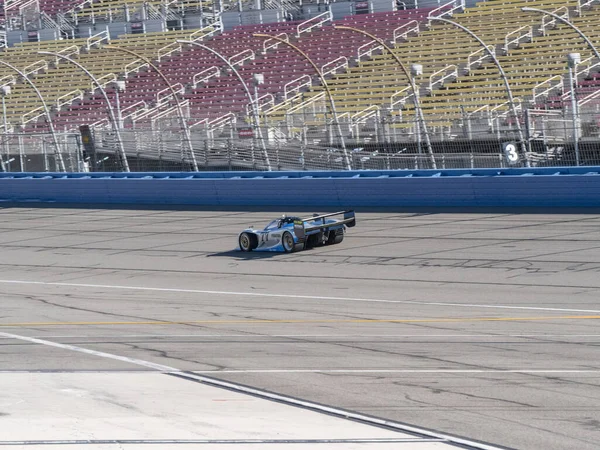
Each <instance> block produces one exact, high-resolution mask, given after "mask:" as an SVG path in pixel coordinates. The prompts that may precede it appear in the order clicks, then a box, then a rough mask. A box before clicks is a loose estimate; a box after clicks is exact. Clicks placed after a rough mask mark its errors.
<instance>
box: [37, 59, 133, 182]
mask: <svg viewBox="0 0 600 450" xmlns="http://www.w3.org/2000/svg"><path fill="white" fill-rule="evenodd" d="M38 53H39V54H40V55H50V56H55V57H56V58H60V59H64V60H65V61H68V62H70V63H71V64H73V65H75V66H77V67H78V68H79V69H81V70H82V71H83V72H84V73H85V74H86V75H87V76H88V77H89V78H90V79H91V80H92V81H93V82H94V84H95V85H96V87H97V88H98V89H100V92H102V96H103V97H104V100H105V101H106V105H107V107H108V116H109V117H110V122H111V124H112V127H113V131H114V132H115V135H116V136H117V141H118V144H119V153H120V154H121V165H122V167H123V171H124V172H129V163H128V162H127V154H126V153H125V148H124V147H123V139H122V137H121V131H120V130H119V126H118V125H117V120H116V119H115V112H114V110H113V107H112V105H111V103H110V100H109V98H108V95H107V94H106V91H105V90H104V87H102V85H101V84H100V82H99V81H98V79H97V78H96V77H95V76H94V75H93V74H92V73H91V72H90V71H89V70H88V69H86V68H85V67H84V66H83V65H82V64H81V63H79V62H77V61H75V60H74V59H72V58H70V57H68V56H65V55H61V54H60V53H55V52H38Z"/></svg>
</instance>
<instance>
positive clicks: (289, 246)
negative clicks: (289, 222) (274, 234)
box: [281, 231, 294, 252]
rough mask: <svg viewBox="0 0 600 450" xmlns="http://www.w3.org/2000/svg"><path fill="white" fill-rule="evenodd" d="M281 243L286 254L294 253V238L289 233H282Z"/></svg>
mask: <svg viewBox="0 0 600 450" xmlns="http://www.w3.org/2000/svg"><path fill="white" fill-rule="evenodd" d="M281 243H282V244H283V249H284V250H285V251H286V252H293V251H294V237H293V236H292V234H291V233H290V232H289V231H286V232H284V233H283V236H281Z"/></svg>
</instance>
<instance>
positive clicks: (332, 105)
mask: <svg viewBox="0 0 600 450" xmlns="http://www.w3.org/2000/svg"><path fill="white" fill-rule="evenodd" d="M252 36H254V37H259V38H264V39H273V40H275V41H278V42H281V43H282V44H285V45H287V46H288V47H290V48H291V49H292V50H294V51H295V52H296V53H298V54H299V55H301V56H302V57H303V58H304V59H305V60H306V61H308V63H309V64H310V65H311V66H312V68H313V69H315V72H316V73H317V75H318V76H319V79H320V80H321V83H322V84H323V87H324V88H325V92H327V98H328V99H329V106H330V108H331V114H332V115H333V120H334V121H335V124H336V127H337V131H338V135H339V139H340V144H341V146H342V150H343V152H344V160H345V163H346V168H347V169H348V170H352V164H351V163H350V158H349V157H348V150H347V149H346V142H345V141H344V134H343V133H342V127H341V125H340V121H339V120H338V114H337V109H336V107H335V101H334V100H333V95H332V94H331V90H330V89H329V85H328V84H327V80H326V79H325V77H324V76H323V73H322V72H321V70H320V69H319V67H317V65H316V64H315V62H314V61H313V60H312V59H311V58H310V57H309V56H308V55H307V54H306V53H305V52H304V51H302V50H301V49H300V48H298V47H297V46H295V45H294V44H292V43H291V42H288V41H286V40H285V39H282V38H280V37H279V36H271V35H269V34H261V33H256V34H253V35H252Z"/></svg>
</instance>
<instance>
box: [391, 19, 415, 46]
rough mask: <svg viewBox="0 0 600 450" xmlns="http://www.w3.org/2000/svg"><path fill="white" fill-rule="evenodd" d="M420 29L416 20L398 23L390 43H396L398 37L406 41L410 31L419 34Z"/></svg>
mask: <svg viewBox="0 0 600 450" xmlns="http://www.w3.org/2000/svg"><path fill="white" fill-rule="evenodd" d="M420 31H421V28H420V25H419V22H417V21H416V20H411V21H410V22H408V23H405V24H404V25H400V26H399V27H398V28H396V29H395V30H394V34H393V37H392V43H393V44H397V43H398V40H399V39H404V40H405V41H406V40H407V39H408V35H409V34H410V33H415V34H419V32H420Z"/></svg>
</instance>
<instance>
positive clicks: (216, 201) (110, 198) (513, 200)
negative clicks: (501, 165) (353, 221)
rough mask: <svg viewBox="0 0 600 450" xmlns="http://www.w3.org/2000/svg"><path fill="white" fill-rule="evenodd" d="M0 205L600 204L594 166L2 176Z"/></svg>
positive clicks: (599, 171)
mask: <svg viewBox="0 0 600 450" xmlns="http://www.w3.org/2000/svg"><path fill="white" fill-rule="evenodd" d="M0 202H1V203H0V204H3V205H11V204H20V203H25V202H26V203H29V204H36V203H60V204H72V205H84V204H85V205H93V204H136V205H156V206H158V205H195V206H233V205H247V206H331V207H342V208H347V207H432V208H443V207H463V208H480V207H543V208H591V207H600V167H585V168H543V169H542V168H540V169H506V170H500V169H482V170H422V171H353V172H198V173H127V174H125V173H89V174H49V173H28V174H27V173H25V174H23V173H18V174H17V173H2V174H0Z"/></svg>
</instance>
